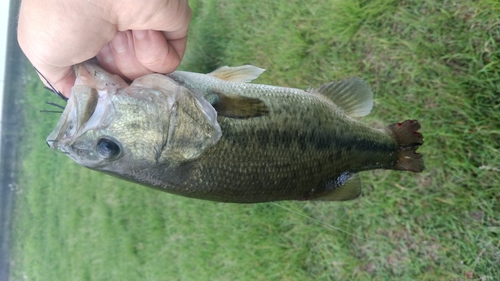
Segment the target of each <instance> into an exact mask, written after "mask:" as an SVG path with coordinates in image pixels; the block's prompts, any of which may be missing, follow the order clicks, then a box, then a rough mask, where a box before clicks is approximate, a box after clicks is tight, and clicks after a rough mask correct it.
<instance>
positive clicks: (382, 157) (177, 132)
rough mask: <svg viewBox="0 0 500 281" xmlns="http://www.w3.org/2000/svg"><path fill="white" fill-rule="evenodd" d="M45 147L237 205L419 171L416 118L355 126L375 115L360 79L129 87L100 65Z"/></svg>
mask: <svg viewBox="0 0 500 281" xmlns="http://www.w3.org/2000/svg"><path fill="white" fill-rule="evenodd" d="M74 71H75V75H76V77H77V78H76V82H75V85H74V86H73V88H72V91H71V95H70V97H69V99H68V101H67V104H66V106H65V108H64V111H63V113H62V114H61V117H60V119H59V121H58V123H57V125H56V127H55V129H54V130H53V131H52V133H51V134H50V135H49V136H48V137H47V140H46V141H47V144H48V146H49V147H50V148H52V149H53V150H57V151H60V152H62V153H64V154H66V155H67V156H69V157H70V158H71V159H73V160H74V161H75V162H76V163H78V164H79V165H81V166H84V167H87V168H90V169H93V170H96V171H100V172H104V173H106V174H110V175H113V176H115V177H118V178H121V179H124V180H127V181H131V182H134V183H138V184H141V185H144V186H147V187H151V188H154V189H157V190H160V191H165V192H168V193H172V194H177V195H181V196H186V197H191V198H197V199H203V200H211V201H217V202H232V203H259V202H270V201H281V200H316V201H345V200H352V199H355V198H357V197H359V196H360V195H361V194H362V188H361V179H360V176H359V173H360V172H363V171H368V170H374V169H388V170H399V171H411V172H422V171H423V170H424V168H425V167H424V161H423V156H422V154H420V153H417V149H418V148H419V147H420V146H421V145H422V144H423V143H424V139H423V136H422V134H421V133H420V132H419V129H420V127H421V126H420V124H419V122H418V121H416V120H406V121H404V122H400V123H394V124H391V125H389V126H387V127H385V128H372V127H370V126H368V125H365V124H363V123H361V122H360V121H359V119H360V117H363V116H366V115H368V114H369V113H370V111H371V110H372V107H373V103H374V102H373V92H372V90H371V89H370V87H369V86H368V85H367V84H366V83H365V82H364V81H363V80H362V79H360V78H357V77H354V78H348V79H344V80H339V81H333V82H329V83H326V84H324V85H322V86H320V87H318V88H309V89H307V90H301V89H296V88H288V87H279V86H272V85H262V84H254V83H251V81H252V80H254V79H255V78H257V77H258V76H260V75H261V74H262V73H263V72H264V69H261V68H259V67H256V66H252V65H243V66H238V67H228V66H224V67H220V68H218V69H216V70H215V71H213V72H211V73H208V74H201V73H195V72H188V71H175V72H173V73H170V74H167V75H164V74H159V73H153V74H147V75H145V76H142V77H140V78H137V79H135V80H134V81H132V82H131V83H128V82H126V81H125V80H123V79H122V78H121V77H120V76H117V75H114V74H111V73H108V72H107V71H105V70H104V69H102V68H101V67H100V66H99V65H98V64H97V63H96V62H95V61H87V62H84V63H82V64H79V65H76V66H75V67H74Z"/></svg>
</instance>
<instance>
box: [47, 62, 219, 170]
mask: <svg viewBox="0 0 500 281" xmlns="http://www.w3.org/2000/svg"><path fill="white" fill-rule="evenodd" d="M74 70H75V74H76V77H77V78H76V82H75V85H74V86H73V88H72V92H71V95H70V98H69V99H68V103H67V105H66V107H65V109H64V111H63V113H62V115H61V117H60V120H59V122H58V124H57V125H56V127H55V129H54V130H53V131H52V133H51V134H50V135H49V136H48V138H47V144H48V145H49V147H51V148H52V149H56V150H59V151H61V152H63V153H65V154H67V155H68V156H69V157H70V158H71V159H73V160H74V161H75V162H77V163H78V164H80V165H82V166H85V167H88V168H91V169H96V170H101V171H105V172H110V173H113V174H127V173H130V172H131V171H133V170H137V169H145V168H150V167H151V166H162V165H163V166H165V165H167V166H175V165H180V164H182V163H184V162H188V161H191V160H193V159H196V158H197V157H199V156H200V155H201V154H202V153H203V152H204V151H206V150H207V149H208V148H210V147H211V146H213V145H215V143H216V142H217V141H218V140H219V138H220V136H221V130H220V127H219V124H218V122H217V114H216V112H215V109H214V108H213V107H212V106H211V104H210V103H208V102H207V101H206V100H205V99H204V98H203V97H202V96H201V95H198V94H196V93H193V92H192V91H190V90H188V89H186V88H185V87H183V86H181V85H179V84H177V83H176V82H175V81H174V80H172V79H170V78H168V77H167V76H165V75H161V74H148V75H145V76H143V77H140V78H137V79H136V80H134V81H133V82H132V83H131V84H128V83H127V82H125V81H124V80H123V79H122V78H121V77H119V76H117V75H113V74H110V73H108V72H106V71H105V70H103V69H102V68H100V67H99V66H98V65H97V64H96V63H94V62H85V63H83V64H80V65H77V66H75V68H74Z"/></svg>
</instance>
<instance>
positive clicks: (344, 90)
mask: <svg viewBox="0 0 500 281" xmlns="http://www.w3.org/2000/svg"><path fill="white" fill-rule="evenodd" d="M310 92H312V93H318V94H321V95H323V96H326V97H328V98H329V99H330V100H332V101H333V102H334V103H335V104H336V105H337V106H339V107H340V108H341V109H342V110H343V111H344V112H345V114H347V115H349V116H351V117H362V116H366V115H368V114H369V113H370V111H371V110H372V107H373V92H372V90H371V89H370V87H369V86H368V85H367V84H366V83H365V82H364V81H363V80H361V79H360V78H357V77H354V78H349V79H345V80H342V81H337V82H330V83H327V84H324V85H323V86H321V87H319V88H318V89H313V90H310Z"/></svg>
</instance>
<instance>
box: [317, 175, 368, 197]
mask: <svg viewBox="0 0 500 281" xmlns="http://www.w3.org/2000/svg"><path fill="white" fill-rule="evenodd" d="M340 177H346V179H341V178H340ZM340 177H339V178H337V179H335V180H333V181H331V182H329V183H328V185H331V187H329V188H332V190H331V191H330V192H327V193H326V194H324V195H320V196H319V197H316V198H312V199H311V200H317V201H346V200H352V199H355V198H357V197H359V195H361V178H360V177H359V175H358V174H351V175H349V174H343V175H341V176H340Z"/></svg>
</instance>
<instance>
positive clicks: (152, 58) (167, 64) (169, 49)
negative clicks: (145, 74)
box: [132, 30, 186, 73]
mask: <svg viewBox="0 0 500 281" xmlns="http://www.w3.org/2000/svg"><path fill="white" fill-rule="evenodd" d="M132 34H133V37H134V47H135V53H136V57H137V60H138V61H139V62H140V63H141V64H142V65H143V66H144V67H146V68H147V69H149V70H151V71H153V72H160V73H169V72H172V71H174V70H175V69H176V68H177V67H178V66H179V64H180V63H181V59H182V56H183V54H184V48H185V45H186V43H185V42H186V38H182V39H181V40H182V41H183V42H181V43H183V45H182V46H181V47H178V46H177V45H176V44H177V41H178V40H172V41H167V39H166V38H165V36H164V34H163V33H162V32H159V31H153V30H141V31H136V30H134V31H133V32H132Z"/></svg>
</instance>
